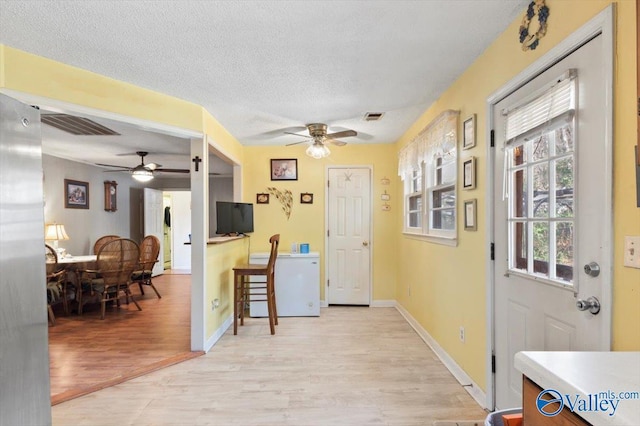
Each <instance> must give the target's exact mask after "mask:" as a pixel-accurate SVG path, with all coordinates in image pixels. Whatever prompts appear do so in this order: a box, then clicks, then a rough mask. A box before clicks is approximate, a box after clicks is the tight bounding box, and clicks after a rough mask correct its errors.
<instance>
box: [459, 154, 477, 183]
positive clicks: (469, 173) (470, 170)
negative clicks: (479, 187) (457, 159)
mask: <svg viewBox="0 0 640 426" xmlns="http://www.w3.org/2000/svg"><path fill="white" fill-rule="evenodd" d="M475 187H476V157H470V158H468V159H466V160H464V161H463V162H462V189H474V188H475Z"/></svg>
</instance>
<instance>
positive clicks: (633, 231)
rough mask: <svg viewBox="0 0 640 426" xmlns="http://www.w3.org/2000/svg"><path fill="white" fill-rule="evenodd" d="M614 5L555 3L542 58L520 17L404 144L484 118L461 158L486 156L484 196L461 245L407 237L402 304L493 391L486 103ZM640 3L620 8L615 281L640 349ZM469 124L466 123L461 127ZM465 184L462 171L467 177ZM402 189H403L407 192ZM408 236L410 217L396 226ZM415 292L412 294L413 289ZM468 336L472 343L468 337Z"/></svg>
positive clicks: (631, 341)
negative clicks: (639, 150) (638, 23)
mask: <svg viewBox="0 0 640 426" xmlns="http://www.w3.org/2000/svg"><path fill="white" fill-rule="evenodd" d="M610 3H611V2H609V1H597V0H593V1H581V0H575V1H574V0H563V1H559V0H547V5H548V7H549V9H550V18H549V27H548V32H547V35H546V36H545V38H543V39H542V40H541V42H540V45H539V46H538V48H537V49H536V50H535V51H526V52H525V51H523V50H522V49H521V47H520V44H519V41H518V27H519V25H520V18H519V19H517V20H515V21H514V22H513V23H512V24H511V25H510V26H509V27H508V28H507V30H506V31H505V32H504V33H503V34H502V35H501V36H499V37H498V38H497V39H496V40H495V41H494V43H493V44H492V45H491V46H490V47H489V48H488V49H486V51H485V52H484V53H483V54H482V55H481V56H480V57H479V58H478V59H477V60H476V61H475V62H474V64H473V65H472V66H471V67H469V68H468V69H467V70H466V72H465V73H464V74H463V75H462V76H461V77H460V78H459V79H458V80H457V81H456V82H455V83H454V84H453V85H451V86H450V87H449V88H448V89H447V90H446V91H445V93H444V94H443V95H442V96H441V97H440V98H439V99H438V100H437V101H436V102H435V103H434V104H433V105H432V106H431V107H430V108H429V109H428V110H427V111H426V112H425V113H424V114H423V115H422V116H421V117H420V119H419V120H418V121H417V122H416V123H414V125H413V126H412V127H411V129H409V131H407V132H406V133H405V135H404V136H403V137H402V139H401V140H400V141H399V143H398V148H401V147H403V146H404V145H406V144H407V143H408V142H409V141H410V140H411V139H412V138H414V137H415V136H416V135H417V133H418V132H419V131H420V130H422V129H423V128H424V127H425V126H426V125H427V124H428V123H429V122H430V121H431V120H433V119H434V118H435V117H436V116H437V115H438V114H439V113H440V112H442V111H443V110H446V109H455V110H460V111H461V115H460V117H461V121H462V120H464V119H465V118H467V117H468V116H470V115H471V114H477V121H476V123H477V135H478V145H477V146H476V147H475V148H474V149H473V150H471V151H460V152H461V154H460V157H461V158H460V161H462V160H464V159H465V158H467V157H468V156H470V155H473V156H476V157H477V166H478V168H477V175H476V176H477V178H478V184H477V188H476V189H475V190H474V191H471V192H468V191H461V190H458V200H459V209H458V213H459V214H458V216H459V217H458V237H459V239H458V246H457V247H455V248H453V247H445V246H440V245H436V244H432V243H427V242H423V241H419V240H415V239H412V238H411V237H407V236H401V237H400V239H399V242H398V256H397V259H398V265H397V270H398V279H397V282H398V286H397V292H396V299H397V300H398V302H399V303H400V304H401V305H402V306H403V307H404V308H405V309H406V310H407V311H409V313H410V314H411V315H412V316H413V317H414V318H415V319H416V320H417V321H419V322H420V324H421V325H422V327H424V329H426V330H427V331H428V332H429V333H430V334H431V336H432V337H433V338H435V339H436V340H437V342H438V343H439V344H440V346H442V347H443V348H444V349H445V350H446V351H447V353H448V354H449V355H450V356H451V357H452V358H453V359H454V360H455V362H456V363H457V364H458V365H459V366H460V367H462V368H463V369H464V370H465V371H466V372H467V374H469V376H470V377H471V378H472V379H473V380H474V381H475V382H476V383H477V384H478V385H480V386H481V387H482V388H483V389H486V371H485V362H486V350H487V348H486V328H487V322H486V315H487V312H486V304H485V294H486V291H487V286H488V283H487V282H486V280H485V274H486V264H485V259H486V255H487V250H488V245H487V242H486V232H487V230H486V229H485V228H486V227H485V220H486V217H485V209H486V207H487V204H486V203H487V202H488V201H489V200H486V199H485V197H486V193H487V183H486V180H485V179H486V173H487V170H486V164H487V162H486V160H487V159H486V151H487V141H486V140H485V134H486V126H485V124H486V119H487V116H486V100H487V98H488V97H489V96H490V95H491V94H492V93H493V92H495V91H497V90H498V89H499V88H500V87H502V86H503V85H505V84H506V83H507V82H509V80H511V79H512V78H513V77H515V76H516V75H517V74H518V73H520V72H521V71H523V70H524V69H525V68H526V67H527V66H529V65H531V64H532V63H533V62H535V61H536V60H537V59H538V58H540V57H541V56H542V55H544V54H545V53H547V52H548V51H549V50H550V49H551V48H552V47H553V46H555V45H557V44H558V43H559V42H561V41H562V40H563V39H565V38H566V37H567V36H569V35H570V34H571V33H573V32H574V31H576V30H577V29H578V28H579V27H580V26H582V25H583V24H584V23H585V22H587V21H588V20H589V19H591V18H592V17H594V16H595V15H597V14H598V13H599V12H601V11H602V10H603V9H605V8H606V7H607V6H608V5H609V4H610ZM634 17H635V1H631V0H625V1H620V2H618V3H617V16H616V21H615V25H616V28H617V30H616V55H615V62H614V66H615V76H614V80H615V92H614V99H615V106H614V110H615V123H614V124H615V129H614V135H615V136H614V182H615V183H614V196H613V198H614V237H615V240H614V245H613V248H614V251H615V254H614V274H613V275H614V283H613V312H614V314H613V349H614V350H640V270H637V269H629V268H624V267H623V266H622V247H623V236H624V235H640V209H638V208H637V207H636V206H635V195H634V188H633V185H632V184H631V182H633V181H635V177H634V170H633V164H632V161H630V160H629V157H630V156H631V154H632V153H633V146H634V145H635V143H636V142H635V134H636V117H635V93H636V81H635V69H636V64H635V62H636V61H635V53H636V51H635V47H636V44H635V23H634ZM460 126H461V125H460ZM459 179H461V172H460V171H459ZM399 184H400V183H399V182H398V185H399ZM469 198H477V199H478V219H477V223H478V231H477V232H465V231H463V230H462V228H463V224H462V219H461V216H462V214H461V208H462V200H465V199H469ZM396 226H397V229H398V233H399V234H400V233H401V230H402V217H401V216H398V223H397V224H396ZM409 286H411V296H409V291H408V287H409ZM460 326H464V327H465V330H466V336H465V339H466V340H465V343H462V342H460V340H459V338H458V333H459V327H460Z"/></svg>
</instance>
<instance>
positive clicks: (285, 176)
mask: <svg viewBox="0 0 640 426" xmlns="http://www.w3.org/2000/svg"><path fill="white" fill-rule="evenodd" d="M271 180H298V160H297V159H295V158H275V159H271Z"/></svg>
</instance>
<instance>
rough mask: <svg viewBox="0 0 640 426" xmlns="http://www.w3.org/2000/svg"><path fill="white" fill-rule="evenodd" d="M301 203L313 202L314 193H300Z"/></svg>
mask: <svg viewBox="0 0 640 426" xmlns="http://www.w3.org/2000/svg"><path fill="white" fill-rule="evenodd" d="M300 204H313V194H310V193H308V192H303V193H302V194H300Z"/></svg>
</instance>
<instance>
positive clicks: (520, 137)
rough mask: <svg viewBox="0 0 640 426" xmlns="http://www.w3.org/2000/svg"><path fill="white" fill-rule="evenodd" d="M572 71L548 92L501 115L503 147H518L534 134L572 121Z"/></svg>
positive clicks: (574, 90) (563, 76)
mask: <svg viewBox="0 0 640 426" xmlns="http://www.w3.org/2000/svg"><path fill="white" fill-rule="evenodd" d="M576 75H577V73H576V70H568V71H567V72H565V73H564V74H563V75H562V76H561V77H560V78H558V80H557V82H556V83H555V84H554V85H553V86H551V87H550V88H547V89H545V90H544V91H543V92H542V93H541V94H540V93H538V94H536V95H534V96H533V97H532V98H529V99H527V100H525V101H523V102H522V103H520V104H519V105H518V106H516V107H515V108H512V109H510V110H508V111H503V114H504V115H505V116H506V125H505V144H506V145H517V144H521V143H522V142H523V141H524V139H525V138H527V137H532V136H533V134H535V133H540V132H542V131H550V130H552V128H553V127H555V126H560V125H562V124H563V123H566V121H567V120H571V119H572V118H573V114H574V112H575V104H576V88H575V82H576V80H575V78H576Z"/></svg>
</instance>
